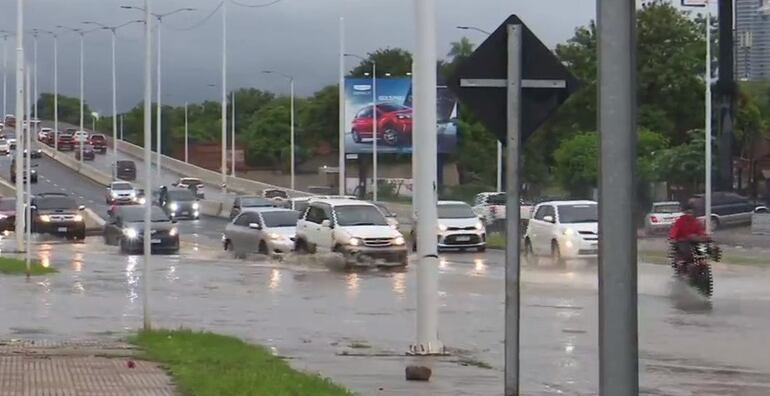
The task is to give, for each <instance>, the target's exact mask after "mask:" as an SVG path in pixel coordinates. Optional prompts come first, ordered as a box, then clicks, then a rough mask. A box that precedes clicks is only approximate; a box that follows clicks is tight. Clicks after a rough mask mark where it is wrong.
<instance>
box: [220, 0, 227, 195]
mask: <svg viewBox="0 0 770 396" xmlns="http://www.w3.org/2000/svg"><path fill="white" fill-rule="evenodd" d="M226 150H227V0H224V1H223V2H222V163H221V171H222V192H223V193H226V192H227V151H226Z"/></svg>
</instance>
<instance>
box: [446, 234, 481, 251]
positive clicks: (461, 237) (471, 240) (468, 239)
mask: <svg viewBox="0 0 770 396" xmlns="http://www.w3.org/2000/svg"><path fill="white" fill-rule="evenodd" d="M486 245H487V234H486V231H485V230H459V231H443V232H440V233H439V234H438V248H439V249H466V248H479V247H484V246H486Z"/></svg>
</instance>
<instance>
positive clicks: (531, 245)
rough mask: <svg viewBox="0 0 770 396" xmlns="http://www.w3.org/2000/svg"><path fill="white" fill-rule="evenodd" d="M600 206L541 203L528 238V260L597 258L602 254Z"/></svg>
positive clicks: (558, 202) (594, 203) (535, 211)
mask: <svg viewBox="0 0 770 396" xmlns="http://www.w3.org/2000/svg"><path fill="white" fill-rule="evenodd" d="M598 218H599V216H598V205H597V203H596V202H594V201H550V202H543V203H541V204H538V205H537V206H536V207H535V209H534V216H533V217H532V219H531V220H530V221H529V225H528V227H527V233H526V235H525V236H524V254H525V257H526V258H527V260H531V261H533V262H534V261H537V257H538V256H550V257H551V258H552V259H553V261H554V263H557V264H563V263H564V260H566V259H576V258H587V259H594V258H596V257H597V255H598V253H599V222H598Z"/></svg>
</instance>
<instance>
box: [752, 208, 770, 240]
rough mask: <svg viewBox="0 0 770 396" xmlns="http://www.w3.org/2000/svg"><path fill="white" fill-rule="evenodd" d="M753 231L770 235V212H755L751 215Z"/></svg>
mask: <svg viewBox="0 0 770 396" xmlns="http://www.w3.org/2000/svg"><path fill="white" fill-rule="evenodd" d="M751 233H752V234H760V235H770V213H754V214H753V215H752V216H751Z"/></svg>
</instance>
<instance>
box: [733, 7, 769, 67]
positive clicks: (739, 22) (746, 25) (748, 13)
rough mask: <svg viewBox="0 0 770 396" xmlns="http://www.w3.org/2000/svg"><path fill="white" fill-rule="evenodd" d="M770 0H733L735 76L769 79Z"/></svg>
mask: <svg viewBox="0 0 770 396" xmlns="http://www.w3.org/2000/svg"><path fill="white" fill-rule="evenodd" d="M769 14H770V0H735V66H736V75H735V77H736V79H738V80H770V15H769Z"/></svg>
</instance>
